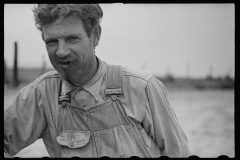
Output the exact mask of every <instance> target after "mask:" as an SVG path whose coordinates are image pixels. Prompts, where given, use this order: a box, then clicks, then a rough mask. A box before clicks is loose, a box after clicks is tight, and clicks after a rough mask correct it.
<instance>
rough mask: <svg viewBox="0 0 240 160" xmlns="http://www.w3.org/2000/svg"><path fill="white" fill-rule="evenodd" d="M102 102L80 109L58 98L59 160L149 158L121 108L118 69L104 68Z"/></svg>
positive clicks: (119, 74) (68, 98)
mask: <svg viewBox="0 0 240 160" xmlns="http://www.w3.org/2000/svg"><path fill="white" fill-rule="evenodd" d="M106 74H107V75H106V78H107V88H106V89H105V98H104V99H105V100H104V102H103V103H101V104H97V105H95V106H87V107H84V108H80V107H78V106H75V105H72V104H70V103H69V102H70V96H69V94H66V95H60V97H59V113H58V136H57V142H58V143H59V147H60V151H61V156H62V157H103V156H107V157H131V156H138V157H151V155H150V153H149V152H148V150H147V149H146V147H144V144H143V141H142V139H141V138H140V136H139V132H138V129H137V128H136V126H135V124H134V123H133V122H132V121H131V119H129V118H128V117H127V116H126V113H125V110H124V109H123V107H122V102H121V96H122V90H121V68H120V66H115V65H108V66H107V73H106Z"/></svg>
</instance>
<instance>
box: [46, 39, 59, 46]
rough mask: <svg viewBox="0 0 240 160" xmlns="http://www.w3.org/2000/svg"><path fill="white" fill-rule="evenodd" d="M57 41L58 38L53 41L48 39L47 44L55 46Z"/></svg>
mask: <svg viewBox="0 0 240 160" xmlns="http://www.w3.org/2000/svg"><path fill="white" fill-rule="evenodd" d="M56 43H57V41H56V40H51V41H47V42H46V45H48V46H54V45H55V44H56Z"/></svg>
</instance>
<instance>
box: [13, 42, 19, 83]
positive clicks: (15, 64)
mask: <svg viewBox="0 0 240 160" xmlns="http://www.w3.org/2000/svg"><path fill="white" fill-rule="evenodd" d="M18 84H19V81H18V46H17V42H15V43H14V68H13V86H14V87H17V86H18Z"/></svg>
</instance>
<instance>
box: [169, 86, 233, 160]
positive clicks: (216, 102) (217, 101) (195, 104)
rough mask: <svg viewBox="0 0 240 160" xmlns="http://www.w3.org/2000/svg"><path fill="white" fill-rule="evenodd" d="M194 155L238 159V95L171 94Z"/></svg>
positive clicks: (184, 92) (230, 93) (207, 93)
mask: <svg viewBox="0 0 240 160" xmlns="http://www.w3.org/2000/svg"><path fill="white" fill-rule="evenodd" d="M169 101H170V105H171V106H172V108H173V109H174V111H175V113H176V115H177V117H178V120H179V123H180V124H181V126H182V128H183V129H184V131H185V133H186V134H187V137H188V140H189V146H190V150H191V152H192V154H194V155H197V156H199V157H218V156H220V155H227V156H229V157H234V156H235V149H234V148H235V145H234V91H233V90H230V91H229V90H226V91H211V90H209V91H196V90H193V91H169Z"/></svg>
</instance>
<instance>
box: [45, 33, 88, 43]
mask: <svg viewBox="0 0 240 160" xmlns="http://www.w3.org/2000/svg"><path fill="white" fill-rule="evenodd" d="M61 37H64V38H68V37H80V38H81V37H83V35H82V34H81V33H68V34H66V35H62V36H61ZM56 39H57V38H55V37H49V38H46V39H44V42H49V41H52V40H56Z"/></svg>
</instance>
